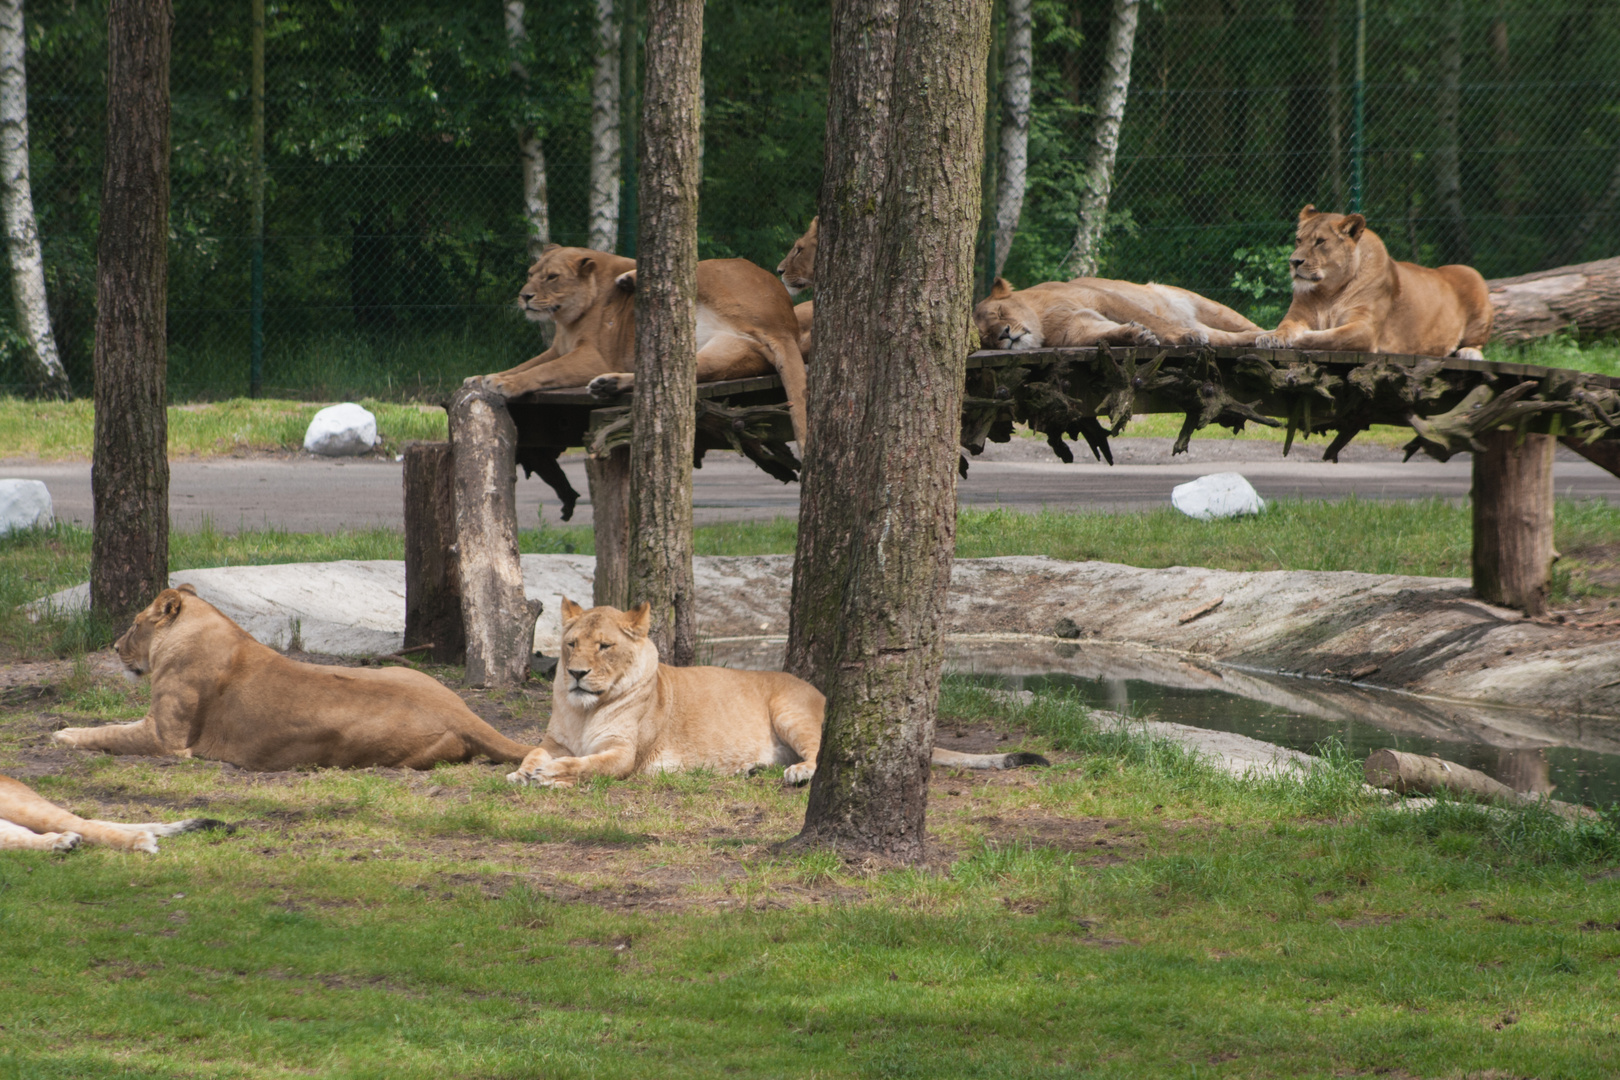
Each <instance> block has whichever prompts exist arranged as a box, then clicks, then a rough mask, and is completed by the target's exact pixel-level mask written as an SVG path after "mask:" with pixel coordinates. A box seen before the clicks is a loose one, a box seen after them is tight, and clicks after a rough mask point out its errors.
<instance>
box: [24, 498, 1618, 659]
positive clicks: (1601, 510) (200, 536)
mask: <svg viewBox="0 0 1620 1080" xmlns="http://www.w3.org/2000/svg"><path fill="white" fill-rule="evenodd" d="M1469 513H1470V512H1469V509H1468V507H1467V506H1466V505H1457V504H1453V503H1449V502H1446V501H1444V500H1441V499H1429V500H1415V501H1393V500H1392V501H1374V500H1360V499H1355V498H1351V499H1346V500H1344V501H1342V502H1317V501H1293V500H1287V499H1279V500H1277V501H1275V502H1273V503H1272V504H1270V506H1269V507H1268V508H1267V510H1266V512H1265V513H1264V514H1261V515H1258V516H1256V517H1251V518H1240V519H1236V520H1232V521H1217V522H1201V521H1194V520H1192V519H1191V518H1188V517H1185V516H1184V515H1182V514H1179V513H1177V512H1175V511H1174V510H1171V509H1168V508H1166V509H1161V510H1151V511H1147V512H1142V513H1125V514H1091V513H1075V512H1072V511H1059V510H1045V511H1041V512H1039V513H1034V514H1024V513H1018V512H1015V511H1011V510H977V509H965V510H962V511H961V512H960V514H959V516H958V518H957V548H956V551H957V556H958V557H959V558H987V557H991V556H997V555H1048V556H1051V557H1053V558H1057V559H1068V560H1100V561H1104V562H1118V563H1124V564H1126V565H1130V566H1144V567H1162V566H1175V565H1181V566H1208V567H1213V568H1216V569H1224V570H1357V571H1362V572H1365V573H1377V574H1415V575H1422V576H1434V577H1464V576H1467V575H1468V573H1469V572H1470V565H1469V551H1470V543H1471V537H1472V531H1471V530H1472V522H1471V519H1470V516H1469ZM797 531H798V526H797V523H796V522H794V521H793V520H791V519H788V518H776V519H774V520H770V521H743V522H726V523H721V524H715V525H702V526H699V527H697V528H696V529H694V530H693V543H694V547H695V549H696V551H697V553H698V554H699V555H772V554H775V555H790V554H792V553H793V549H794V543H795V540H796V536H797ZM1617 535H1620V507H1615V506H1612V505H1610V504H1608V503H1605V502H1601V501H1596V500H1590V501H1579V502H1577V501H1572V500H1560V502H1559V503H1558V507H1557V533H1556V542H1557V545H1558V549H1559V550H1560V551H1561V552H1563V553H1564V556H1565V558H1564V559H1563V560H1562V561H1560V562H1559V564H1558V565H1557V566H1556V567H1555V571H1554V575H1553V596H1554V599H1555V600H1566V599H1571V598H1579V597H1585V596H1589V595H1609V594H1610V593H1612V592H1614V586H1613V585H1612V583H1611V582H1610V579H1611V578H1612V576H1613V575H1612V562H1613V558H1614V553H1613V550H1612V548H1613V538H1614V537H1615V536H1617ZM90 544H91V536H90V533H89V532H88V531H87V530H85V529H81V528H78V527H76V526H72V525H66V524H58V525H56V526H53V527H52V528H50V529H44V530H36V531H31V532H23V533H15V534H12V535H11V536H7V537H0V655H4V654H6V653H9V654H10V655H11V656H13V657H18V656H33V655H73V654H75V653H80V652H83V651H85V650H86V649H93V648H99V647H100V646H101V645H103V644H106V643H107V642H109V641H111V640H112V638H113V637H114V636H116V632H117V630H118V629H121V628H115V627H111V626H102V625H99V624H98V623H96V622H94V621H93V620H92V619H91V617H90V616H88V615H79V616H74V617H71V618H52V619H45V620H42V621H40V622H38V623H34V622H30V621H29V620H28V619H27V618H26V617H25V616H24V614H23V613H22V612H21V611H20V609H19V606H20V605H23V604H26V603H29V602H31V601H34V600H37V599H39V598H40V597H43V596H47V595H49V594H51V593H53V592H55V591H57V590H59V589H64V588H67V587H69V586H71V585H77V584H79V583H80V582H83V581H85V580H87V579H88V577H89V574H90ZM518 546H519V548H520V549H521V550H522V551H523V552H525V553H530V554H580V555H590V554H594V552H595V550H596V549H595V534H594V532H593V531H592V529H591V528H590V527H589V526H569V525H563V526H552V525H546V526H542V527H541V528H537V529H528V530H523V531H521V532H520V533H519V535H518ZM401 558H404V539H403V537H402V535H401V534H400V533H398V532H394V531H392V530H389V529H362V530H353V531H348V532H341V533H289V532H283V531H280V530H276V529H249V530H244V531H242V532H239V533H223V532H219V531H218V530H216V529H212V528H205V529H202V530H199V531H196V532H188V533H175V534H173V535H172V536H171V537H170V560H169V565H170V567H171V568H172V569H173V570H189V569H196V568H203V567H213V566H248V565H266V564H272V563H287V562H328V561H333V560H337V559H401Z"/></svg>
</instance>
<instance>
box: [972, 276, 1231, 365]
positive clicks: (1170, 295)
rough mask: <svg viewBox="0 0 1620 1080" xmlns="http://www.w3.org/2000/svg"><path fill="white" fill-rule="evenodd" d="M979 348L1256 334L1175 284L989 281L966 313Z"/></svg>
mask: <svg viewBox="0 0 1620 1080" xmlns="http://www.w3.org/2000/svg"><path fill="white" fill-rule="evenodd" d="M973 322H974V325H975V326H977V327H978V329H979V345H980V347H981V348H985V349H1013V350H1024V349H1041V348H1048V349H1051V348H1064V347H1068V346H1089V345H1095V344H1097V342H1099V341H1106V342H1108V343H1109V344H1110V345H1252V344H1253V343H1254V339H1255V336H1256V335H1258V334H1259V333H1260V332H1261V330H1260V327H1258V326H1256V325H1255V324H1254V323H1252V322H1250V321H1249V320H1248V319H1245V318H1244V317H1243V316H1242V315H1239V314H1238V313H1237V312H1235V311H1233V310H1232V309H1231V308H1229V307H1226V306H1225V305H1223V304H1217V303H1216V302H1215V301H1213V300H1210V299H1208V298H1207V297H1203V296H1199V295H1198V294H1197V293H1195V292H1189V291H1188V290H1186V289H1181V288H1177V287H1176V286H1174V285H1156V284H1152V283H1150V284H1147V285H1137V284H1136V283H1134V282H1130V281H1114V280H1112V279H1109V278H1075V279H1074V280H1073V281H1048V282H1044V283H1042V284H1040V285H1033V286H1031V287H1029V288H1027V289H1014V288H1013V287H1012V285H1011V284H1009V283H1008V281H1007V279H1006V278H996V280H995V284H994V285H992V286H991V288H990V295H989V296H987V297H985V298H984V299H983V300H981V301H979V304H978V306H977V307H975V308H974V309H973Z"/></svg>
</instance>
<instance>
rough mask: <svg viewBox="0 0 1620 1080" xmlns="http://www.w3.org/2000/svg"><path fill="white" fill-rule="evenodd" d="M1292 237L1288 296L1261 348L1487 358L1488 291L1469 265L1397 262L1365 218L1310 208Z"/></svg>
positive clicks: (1259, 343) (1260, 340) (1259, 341)
mask: <svg viewBox="0 0 1620 1080" xmlns="http://www.w3.org/2000/svg"><path fill="white" fill-rule="evenodd" d="M1295 240H1296V245H1295V247H1294V254H1293V255H1292V256H1291V257H1290V258H1289V260H1288V265H1289V267H1290V268H1291V269H1292V271H1293V278H1294V299H1293V302H1292V303H1291V304H1289V306H1288V314H1287V315H1284V316H1283V321H1282V322H1281V323H1280V324H1278V326H1277V329H1275V330H1273V331H1271V332H1270V333H1267V334H1261V335H1260V337H1259V338H1257V339H1256V340H1255V345H1256V346H1258V347H1259V348H1262V349H1339V350H1343V351H1345V352H1368V353H1409V354H1416V355H1418V356H1463V357H1468V358H1470V359H1473V360H1483V359H1484V358H1485V357H1484V354H1483V353H1482V352H1480V350H1481V349H1482V348H1483V347H1484V345H1485V342H1486V341H1487V340H1488V339H1489V338H1490V336H1491V319H1492V316H1493V312H1492V310H1491V298H1490V290H1489V289H1488V288H1487V287H1486V285H1485V279H1484V278H1483V277H1481V276H1480V273H1479V271H1478V270H1475V269H1474V268H1473V267H1472V266H1459V265H1452V266H1439V267H1434V268H1432V269H1431V268H1429V267H1427V266H1419V265H1417V264H1416V263H1409V262H1397V261H1395V260H1394V259H1392V258H1390V257H1389V251H1388V250H1387V249H1385V247H1384V242H1383V241H1382V240H1380V239H1379V238H1378V234H1377V233H1375V232H1373V231H1372V230H1371V229H1369V228H1367V219H1366V218H1364V217H1362V216H1361V215H1360V214H1329V213H1323V212H1322V211H1320V210H1318V209H1317V208H1316V207H1314V206H1307V207H1305V208H1304V209H1303V210H1301V211H1300V212H1299V227H1298V229H1297V231H1296V233H1295Z"/></svg>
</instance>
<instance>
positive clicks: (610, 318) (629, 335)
mask: <svg viewBox="0 0 1620 1080" xmlns="http://www.w3.org/2000/svg"><path fill="white" fill-rule="evenodd" d="M635 269H636V263H635V260H634V259H627V258H625V257H624V256H622V255H610V254H608V253H606V252H602V251H591V250H589V249H587V248H565V247H556V246H552V247H548V248H546V249H545V251H544V252H542V253H541V255H540V258H539V259H538V260H537V261H536V262H535V264H534V265H533V266H531V267H530V268H529V280H528V283H527V284H526V285H524V286H523V291H522V293H521V294H519V298H518V299H519V302H520V303H521V305H522V307H523V314H524V316H525V317H527V318H528V319H530V320H532V321H534V322H547V321H550V322H552V323H554V324H555V325H556V328H557V336H556V337H555V338H553V339H552V343H551V348H549V349H547V350H546V351H545V352H543V353H541V354H540V355H539V356H536V357H534V358H533V359H530V360H525V361H524V362H523V363H521V364H519V365H518V366H517V367H515V368H511V369H510V370H508V371H502V372H498V373H496V374H493V375H474V376H473V377H472V378H470V379H468V380H467V383H468V385H481V386H484V387H487V388H488V389H490V390H493V391H495V392H496V393H498V394H501V395H503V396H505V397H516V396H517V395H519V394H527V393H529V392H530V391H531V390H554V389H557V388H559V387H564V386H587V385H588V386H589V387H590V391H591V393H593V394H596V395H598V396H602V397H611V396H613V395H614V394H619V393H623V392H624V391H626V390H629V389H631V387H632V386H633V385H634V383H635V376H634V375H633V374H631V372H632V371H633V370H634V369H635V359H636V321H635V319H636V312H635V292H636V289H635V281H636V279H635ZM697 305H698V306H697V349H698V353H697V378H698V382H714V381H716V380H719V379H746V378H749V377H750V376H754V375H769V374H771V373H772V372H773V371H774V372H775V373H776V374H777V375H780V376H781V378H782V387H783V389H785V390H786V391H787V397H788V408H789V411H790V412H791V413H792V416H793V432H794V435H795V437H797V438H798V440H799V444H800V445H801V446H802V445H803V444H804V435H805V428H804V358H803V357H802V356H801V355H800V354H799V327H798V323H797V322H795V321H794V318H793V301H792V300H791V299H789V298H788V294H787V292H786V290H784V289H783V288H782V284H781V282H779V281H777V280H776V279H775V278H773V277H772V276H771V274H770V272H769V271H767V270H764V269H762V268H760V267H758V266H755V265H754V264H753V263H751V262H749V261H748V260H747V259H704V260H703V261H702V262H700V263H698V264H697Z"/></svg>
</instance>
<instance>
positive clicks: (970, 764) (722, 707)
mask: <svg viewBox="0 0 1620 1080" xmlns="http://www.w3.org/2000/svg"><path fill="white" fill-rule="evenodd" d="M562 617H563V627H562V656H561V658H560V659H559V660H558V661H557V674H556V682H555V683H554V684H553V689H552V699H551V700H552V704H551V723H550V725H549V726H548V727H547V728H546V737H545V740H544V741H543V742H542V743H541V744H540V747H539V749H537V750H535V751H534V753H532V754H530V755H529V756H528V757H527V758H525V759H524V760H523V765H522V767H521V768H519V769H518V770H517V771H516V772H513V773H510V774H509V775H508V776H507V779H508V780H510V781H512V782H513V783H518V784H538V785H541V786H545V787H568V786H570V785H572V784H574V783H576V782H577V781H579V780H580V779H582V778H584V777H587V776H611V777H615V778H624V777H627V776H637V775H646V774H650V773H656V772H664V771H667V770H675V769H692V768H708V769H715V770H717V771H719V772H724V773H740V772H747V771H749V770H750V769H753V768H755V767H757V766H770V765H785V766H787V768H786V769H785V770H784V772H783V778H784V779H785V780H787V781H788V782H789V783H791V784H802V783H805V782H807V781H809V779H810V778H811V777H812V776H813V775H815V771H816V754H817V752H818V751H819V750H820V749H821V720H822V713H823V711H824V710H825V708H826V704H827V701H826V699H825V698H824V697H822V696H821V691H819V690H817V689H816V688H815V687H813V686H811V685H810V684H809V683H807V682H805V681H804V680H803V679H798V678H795V677H794V676H792V675H789V674H787V673H786V672H781V671H736V670H733V669H731V668H720V667H686V668H679V667H669V666H667V665H665V664H660V663H659V662H658V646H656V645H654V644H653V643H652V642H651V641H649V640H648V638H647V629H648V626H649V624H650V622H651V618H650V615H649V611H648V607H647V605H646V604H642V605H641V606H640V607H638V608H636V609H635V610H634V611H630V612H623V611H619V610H618V609H616V608H611V607H597V608H592V609H591V610H589V611H585V610H584V609H582V608H581V607H580V606H579V605H578V604H575V603H573V602H572V601H570V600H568V599H566V598H565V599H564V600H563V602H562ZM933 761H934V764H935V765H954V766H958V767H961V768H968V769H1010V768H1015V767H1017V766H1020V765H1045V764H1047V762H1046V759H1044V758H1042V757H1040V756H1038V755H1036V754H959V753H956V752H954V751H951V750H935V751H934V757H933Z"/></svg>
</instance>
